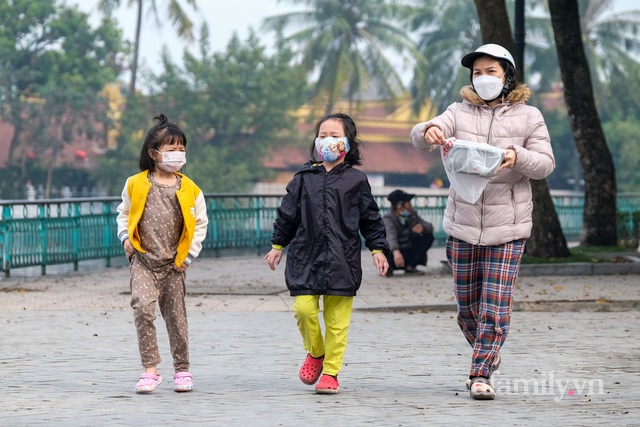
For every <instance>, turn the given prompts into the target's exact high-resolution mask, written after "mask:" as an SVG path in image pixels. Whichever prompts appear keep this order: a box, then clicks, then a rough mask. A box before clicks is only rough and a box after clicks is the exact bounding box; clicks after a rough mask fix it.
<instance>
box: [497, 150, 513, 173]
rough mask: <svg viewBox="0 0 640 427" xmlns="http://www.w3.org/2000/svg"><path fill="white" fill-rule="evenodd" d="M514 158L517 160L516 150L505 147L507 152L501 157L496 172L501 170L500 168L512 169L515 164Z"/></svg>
mask: <svg viewBox="0 0 640 427" xmlns="http://www.w3.org/2000/svg"><path fill="white" fill-rule="evenodd" d="M516 160H518V156H517V155H516V150H514V149H513V148H507V152H506V153H505V155H504V158H503V159H502V164H501V165H500V167H499V168H498V170H497V171H496V172H499V171H501V170H502V169H505V168H506V169H512V168H513V167H514V166H515V165H516Z"/></svg>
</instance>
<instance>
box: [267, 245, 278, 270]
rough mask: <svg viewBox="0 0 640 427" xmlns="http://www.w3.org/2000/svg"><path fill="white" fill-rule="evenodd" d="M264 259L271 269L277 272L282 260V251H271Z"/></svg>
mask: <svg viewBox="0 0 640 427" xmlns="http://www.w3.org/2000/svg"><path fill="white" fill-rule="evenodd" d="M264 259H266V260H267V264H269V268H270V269H272V270H275V269H276V265H279V264H280V260H281V259H282V249H275V248H274V249H271V250H270V251H269V253H268V254H266V255H265V256H264Z"/></svg>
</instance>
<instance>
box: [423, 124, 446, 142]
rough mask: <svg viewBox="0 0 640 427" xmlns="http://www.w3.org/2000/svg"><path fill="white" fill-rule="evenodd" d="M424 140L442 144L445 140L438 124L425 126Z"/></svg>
mask: <svg viewBox="0 0 640 427" xmlns="http://www.w3.org/2000/svg"><path fill="white" fill-rule="evenodd" d="M424 140H425V141H427V142H428V143H429V144H431V145H444V144H445V143H446V142H447V140H446V139H445V137H444V134H443V133H442V130H440V128H439V127H438V126H431V127H429V128H427V130H426V131H425V133H424Z"/></svg>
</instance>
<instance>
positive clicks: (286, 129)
mask: <svg viewBox="0 0 640 427" xmlns="http://www.w3.org/2000/svg"><path fill="white" fill-rule="evenodd" d="M201 40H202V41H201V46H200V52H199V57H196V56H193V55H191V54H189V53H188V52H185V56H184V66H183V67H181V66H178V65H176V64H174V63H172V62H171V60H170V59H169V58H168V56H167V55H165V56H164V71H163V72H162V73H160V74H159V75H157V76H154V78H153V80H152V85H151V86H152V88H153V90H154V92H153V93H152V94H151V95H150V96H149V97H148V99H147V100H146V102H142V101H137V102H138V104H133V105H130V106H128V107H127V114H126V116H128V117H127V119H126V122H123V128H122V129H123V131H122V136H121V139H120V147H119V151H118V152H117V153H112V154H110V155H109V156H107V158H105V159H104V161H103V162H102V164H101V167H100V171H99V172H98V173H97V174H99V175H100V176H102V177H103V181H104V182H105V185H106V180H107V179H108V176H111V179H112V180H113V179H114V178H116V177H117V180H118V184H116V186H115V187H119V188H118V190H117V191H118V193H119V192H120V191H121V189H122V184H123V182H124V181H123V180H124V179H125V178H126V176H129V175H131V174H132V173H134V172H135V171H137V169H138V168H137V164H136V166H135V168H131V169H128V167H123V166H126V165H128V164H130V162H131V160H132V158H133V153H134V152H135V158H136V159H137V156H138V151H136V150H133V149H132V147H138V148H137V150H139V147H140V146H141V144H142V140H143V139H144V135H145V134H146V131H147V129H148V128H150V127H151V125H152V123H151V117H153V116H154V115H157V114H159V113H164V114H165V115H167V117H168V118H169V120H170V121H172V122H174V123H176V124H178V126H180V127H181V128H182V130H183V131H184V132H185V134H186V136H187V165H186V167H185V169H184V171H185V173H186V174H187V175H188V176H189V177H191V178H193V179H194V180H195V181H196V182H197V183H198V185H199V186H200V187H201V188H202V189H203V191H205V192H239V191H247V190H249V189H250V188H251V185H252V184H253V183H254V182H255V181H256V180H257V179H259V178H264V177H267V176H269V172H268V171H266V170H265V169H264V168H263V166H262V161H263V159H264V157H265V155H267V153H268V152H269V149H271V148H277V146H278V145H279V144H280V143H281V141H282V140H283V139H286V140H287V142H289V141H290V140H291V138H293V137H295V136H292V134H294V124H295V118H294V117H292V116H291V112H292V111H295V110H296V109H297V108H298V107H299V106H300V105H302V103H303V101H304V94H305V80H304V73H303V71H302V70H301V69H300V68H299V67H292V66H291V65H290V63H291V60H292V57H293V53H292V52H291V51H290V50H288V49H286V48H284V47H283V46H282V44H280V45H279V46H278V48H277V50H276V52H275V53H274V54H273V55H267V53H266V52H265V47H264V46H262V45H260V44H259V42H258V40H257V38H256V37H255V35H254V34H250V35H249V37H248V38H247V40H246V41H245V42H244V43H243V42H241V41H240V40H239V39H238V38H237V37H233V38H232V39H231V41H230V42H229V44H228V45H227V48H226V50H225V51H224V52H220V53H213V52H211V51H210V48H209V43H208V40H209V38H208V32H207V29H206V27H203V30H202V37H201ZM130 101H131V100H130ZM143 104H144V105H143ZM130 108H132V109H131V110H130ZM134 116H135V119H136V120H138V122H137V123H133V122H131V119H132V118H133V117H134ZM305 145H306V143H305ZM120 159H121V160H120ZM120 181H121V182H120ZM108 188H109V189H110V190H111V189H112V188H113V186H109V187H108Z"/></svg>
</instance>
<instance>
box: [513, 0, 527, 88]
mask: <svg viewBox="0 0 640 427" xmlns="http://www.w3.org/2000/svg"><path fill="white" fill-rule="evenodd" d="M524 36H525V28H524V0H516V5H515V32H514V37H515V40H514V41H515V45H516V64H517V66H518V72H517V73H516V74H518V80H519V81H521V82H524Z"/></svg>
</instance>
